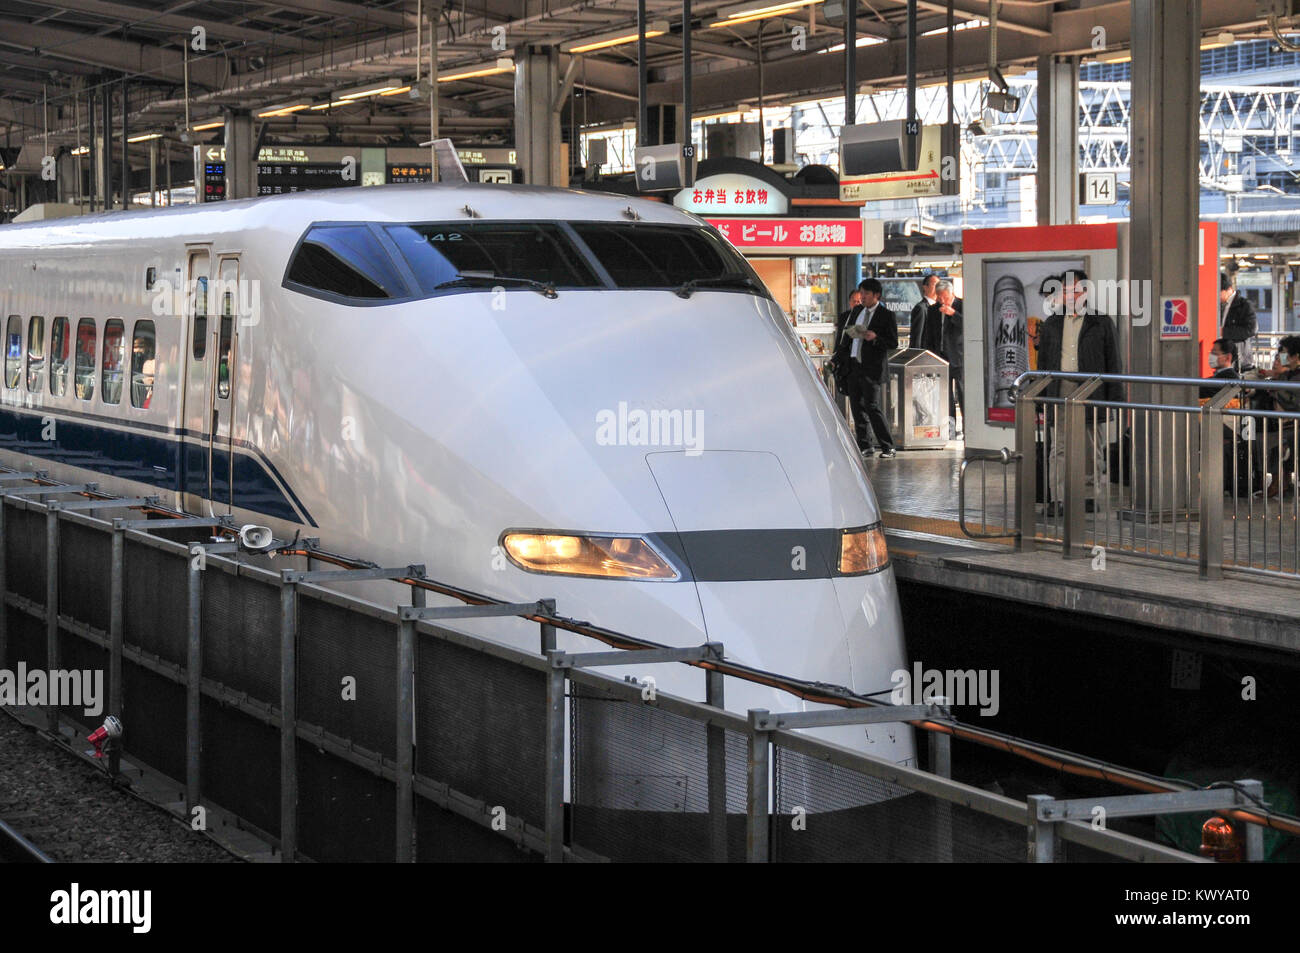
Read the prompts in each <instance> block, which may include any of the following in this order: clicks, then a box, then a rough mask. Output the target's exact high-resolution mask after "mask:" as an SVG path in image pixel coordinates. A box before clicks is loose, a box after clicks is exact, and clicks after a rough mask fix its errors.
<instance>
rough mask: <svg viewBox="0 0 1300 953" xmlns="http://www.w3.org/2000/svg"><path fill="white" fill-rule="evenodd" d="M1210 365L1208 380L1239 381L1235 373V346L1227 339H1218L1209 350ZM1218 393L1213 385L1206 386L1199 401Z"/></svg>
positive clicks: (1217, 389) (1239, 376)
mask: <svg viewBox="0 0 1300 953" xmlns="http://www.w3.org/2000/svg"><path fill="white" fill-rule="evenodd" d="M1208 361H1209V365H1210V378H1211V379H1213V380H1239V379H1240V378H1241V375H1240V374H1239V373H1237V345H1236V344H1235V343H1233V342H1232V341H1229V340H1228V339H1227V338H1219V339H1218V340H1217V341H1215V342H1214V345H1213V346H1212V347H1211V348H1210V356H1209V358H1208ZM1218 392H1219V388H1218V387H1217V386H1215V385H1213V384H1206V385H1205V386H1204V387H1202V388H1201V399H1202V400H1204V399H1205V398H1207V397H1213V396H1214V395H1215V394H1217V393H1218Z"/></svg>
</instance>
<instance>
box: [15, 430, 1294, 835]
mask: <svg viewBox="0 0 1300 953" xmlns="http://www.w3.org/2000/svg"><path fill="white" fill-rule="evenodd" d="M997 456H998V458H999V459H1001V451H998V452H997ZM5 472H10V473H14V472H18V471H14V470H12V469H11V468H8V467H0V473H5ZM34 482H39V483H40V484H42V485H47V486H50V487H51V488H54V487H58V486H61V485H63V484H60V483H59V482H58V481H54V480H50V479H48V477H41V478H39V479H38V480H36V481H34ZM77 495H79V496H84V497H87V498H93V499H103V500H113V499H116V497H115V496H113V495H112V494H106V493H103V492H100V491H79V492H78V494H77ZM2 496H3V493H2V491H0V498H2ZM0 505H3V501H2V499H0ZM125 508H127V509H137V510H140V511H142V512H146V513H154V514H157V515H159V516H165V517H169V518H173V519H181V518H184V517H185V516H186V515H187V514H185V513H183V512H181V511H179V510H173V509H171V508H170V507H166V506H164V505H162V504H148V505H141V506H130V507H125ZM159 528H160V529H163V528H165V524H160V526H159ZM213 529H214V530H215V531H218V532H222V533H226V534H229V535H235V534H236V533H237V532H238V530H237V529H236V528H235V527H234V526H233V525H231V526H230V527H225V526H220V527H213ZM272 553H274V554H275V555H283V556H300V557H304V558H311V559H319V560H321V561H322V562H328V563H331V564H333V565H337V566H342V567H345V568H350V569H373V568H376V564H375V563H373V562H370V561H368V560H363V559H358V558H355V557H349V556H344V555H342V554H338V553H331V552H328V551H326V550H322V549H318V548H315V547H314V546H311V545H300V544H297V543H296V541H295V542H290V543H289V544H287V545H285V546H284V547H281V548H279V549H276V550H268V551H267V552H264V553H260V554H259V555H270V554H272ZM392 581H393V582H394V583H396V584H398V585H402V586H412V587H415V588H418V589H422V590H425V591H428V592H434V593H437V594H439V595H445V596H449V597H451V598H455V599H459V600H460V601H462V602H465V603H466V604H469V605H505V604H506V603H504V602H503V601H502V600H500V599H496V598H494V597H492V596H487V595H484V594H482V593H477V592H473V591H472V590H469V589H463V588H461V587H458V586H452V585H450V584H447V583H440V582H437V581H435V580H432V579H427V578H424V577H418V578H403V579H393V580H392ZM521 618H525V619H526V620H527V621H531V622H538V623H545V624H549V625H552V626H555V627H556V628H560V629H564V630H565V631H568V632H573V633H575V634H578V635H584V636H587V637H588V638H593V639H596V640H597V641H600V642H604V643H605V644H606V645H609V646H611V647H613V648H621V649H627V650H632V651H637V650H654V649H660V650H662V649H670V648H672V646H667V645H663V644H660V643H658V642H653V641H651V640H649V639H644V638H640V637H638V636H631V635H627V634H625V633H621V632H616V631H614V630H612V629H605V628H602V627H600V626H594V625H592V624H590V623H589V622H586V621H582V620H577V619H572V618H569V617H566V616H561V615H558V614H557V615H530V616H521ZM682 664H685V665H691V666H694V667H696V668H700V669H704V670H706V671H713V672H718V673H720V674H722V675H729V676H731V677H733V678H739V679H742V680H744V681H748V682H752V683H754V684H759V685H765V686H767V687H769V688H776V689H778V690H780V691H783V692H787V693H788V694H790V695H793V696H795V697H796V698H800V699H803V700H804V701H810V702H813V703H816V704H824V705H836V706H840V707H843V708H868V707H891V706H890V703H889V702H886V701H881V700H879V699H877V698H874V697H872V695H870V694H858V693H856V692H852V691H850V690H849V689H847V688H844V687H843V686H840V685H832V684H829V683H826V682H813V681H807V680H804V679H798V678H793V677H790V676H785V675H779V674H776V673H774V672H768V671H766V670H764V669H759V668H754V667H752V666H748V665H744V664H741V663H738V662H733V661H726V660H721V661H720V660H716V659H712V660H706V659H698V660H696V659H691V660H683V662H682ZM889 691H892V689H884V690H882V691H880V692H876V693H874V694H877V695H879V694H885V693H887V692H889ZM906 723H907V724H909V725H911V726H912V727H914V728H917V729H919V730H922V731H927V732H933V733H939V734H946V735H950V736H951V737H953V738H960V739H962V740H963V741H969V742H972V743H974V744H979V745H982V746H984V747H987V748H991V749H993V750H997V751H1003V752H1005V753H1008V754H1013V755H1016V756H1017V757H1020V758H1024V759H1026V760H1029V761H1033V762H1035V763H1037V764H1041V765H1045V766H1047V767H1051V768H1053V769H1054V770H1057V771H1061V772H1063V773H1067V774H1073V775H1076V776H1080V777H1091V778H1095V779H1098V780H1103V781H1107V782H1111V783H1115V784H1120V785H1123V786H1125V787H1128V788H1131V789H1134V790H1139V791H1147V792H1177V791H1192V790H1198V788H1197V786H1196V785H1194V784H1191V783H1190V782H1185V781H1176V780H1171V779H1168V778H1163V777H1159V776H1156V775H1151V774H1147V773H1146V772H1142V771H1137V770H1135V769H1131V768H1122V767H1116V766H1113V765H1110V764H1107V763H1106V762H1104V761H1100V760H1097V759H1094V758H1088V757H1086V756H1083V755H1079V754H1075V753H1073V752H1067V751H1063V750H1061V749H1057V748H1053V747H1051V746H1050V745H1044V744H1039V743H1037V742H1032V741H1026V740H1024V739H1021V738H1016V737H1014V736H1012V735H1007V734H1004V733H1002V732H999V731H993V730H991V729H986V728H975V727H973V726H969V725H963V724H962V723H960V722H959V721H957V720H956V719H953V720H952V721H931V720H918V721H907V722H906ZM1228 814H1229V816H1232V817H1235V818H1237V819H1240V820H1244V821H1247V822H1250V823H1254V824H1259V825H1262V826H1264V827H1266V828H1269V829H1271V830H1277V831H1282V832H1284V833H1288V834H1291V835H1293V836H1300V817H1295V816H1291V815H1286V814H1281V813H1277V812H1272V811H1268V810H1266V809H1265V810H1255V809H1250V808H1239V809H1237V810H1236V811H1230V812H1228Z"/></svg>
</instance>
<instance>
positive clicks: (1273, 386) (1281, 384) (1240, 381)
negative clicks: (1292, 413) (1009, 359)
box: [1011, 371, 1300, 396]
mask: <svg viewBox="0 0 1300 953" xmlns="http://www.w3.org/2000/svg"><path fill="white" fill-rule="evenodd" d="M1041 378H1047V379H1048V380H1058V381H1101V382H1102V383H1118V384H1168V385H1170V386H1186V387H1205V386H1214V385H1219V386H1228V385H1233V384H1235V385H1237V386H1238V387H1246V388H1249V389H1251V390H1282V391H1287V390H1293V391H1300V383H1292V382H1290V381H1270V380H1255V379H1253V378H1245V377H1229V378H1222V377H1221V378H1213V377H1154V376H1152V375H1150V374H1087V373H1083V372H1080V371H1025V373H1023V374H1021V375H1020V376H1019V377H1017V378H1016V382H1015V383H1014V384H1012V385H1011V387H1012V394H1013V396H1014V394H1015V393H1016V392H1018V391H1019V390H1020V388H1021V387H1022V386H1023V384H1024V383H1025V382H1026V381H1030V380H1035V379H1041Z"/></svg>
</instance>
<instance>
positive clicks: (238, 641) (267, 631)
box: [202, 567, 280, 702]
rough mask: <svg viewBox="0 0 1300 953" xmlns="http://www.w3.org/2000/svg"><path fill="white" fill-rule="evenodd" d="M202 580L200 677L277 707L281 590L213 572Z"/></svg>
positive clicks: (208, 570)
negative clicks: (201, 665)
mask: <svg viewBox="0 0 1300 953" xmlns="http://www.w3.org/2000/svg"><path fill="white" fill-rule="evenodd" d="M202 576H203V616H202V643H203V677H204V678H211V679H215V680H216V681H219V682H221V683H222V684H223V685H228V686H230V687H231V688H234V689H236V690H237V691H241V692H247V693H248V694H249V695H251V696H252V697H253V698H256V699H259V700H261V701H264V702H277V701H279V698H280V590H279V588H278V587H276V586H268V585H267V584H266V583H263V582H260V581H258V580H255V579H248V578H244V577H240V576H235V575H232V574H231V573H227V572H223V571H222V570H220V569H216V568H213V567H209V568H208V569H207V570H205V571H204V572H203V573H202Z"/></svg>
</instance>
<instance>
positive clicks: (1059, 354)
mask: <svg viewBox="0 0 1300 953" xmlns="http://www.w3.org/2000/svg"><path fill="white" fill-rule="evenodd" d="M1090 284H1091V283H1090V282H1089V281H1088V275H1087V274H1086V273H1085V272H1084V271H1082V270H1081V269H1072V270H1070V271H1067V272H1065V274H1063V275H1061V313H1060V314H1053V315H1052V316H1051V317H1049V318H1047V320H1046V321H1044V322H1043V326H1042V328H1041V330H1040V331H1039V339H1038V340H1039V344H1038V369H1039V370H1040V371H1068V372H1074V373H1080V374H1119V373H1122V369H1121V368H1120V363H1119V345H1118V343H1117V340H1118V335H1117V334H1116V331H1115V322H1114V320H1113V319H1112V318H1111V317H1110V315H1107V314H1099V313H1098V312H1097V311H1096V310H1095V309H1094V308H1093V307H1092V304H1091V302H1090V301H1089V300H1088V290H1089V288H1090ZM1077 386H1078V384H1077V383H1075V382H1074V381H1053V382H1052V384H1051V385H1049V386H1048V388H1047V391H1046V394H1045V396H1048V397H1069V396H1070V395H1071V394H1072V393H1074V391H1075V389H1076V388H1077ZM1091 399H1092V400H1111V401H1121V400H1123V399H1124V388H1123V386H1122V385H1120V384H1119V383H1118V382H1116V381H1107V382H1105V383H1103V384H1102V385H1101V386H1100V387H1098V388H1097V389H1096V390H1094V391H1093V392H1092V397H1091ZM1053 410H1055V411H1056V412H1055V413H1053ZM1063 410H1064V408H1063V407H1062V406H1061V405H1060V404H1049V405H1048V406H1047V421H1048V434H1047V437H1048V443H1049V445H1050V446H1049V450H1048V462H1047V470H1048V489H1049V491H1050V496H1049V501H1050V502H1049V503H1048V506H1047V513H1048V515H1049V516H1052V515H1056V514H1059V513H1060V512H1061V508H1062V505H1063V503H1062V501H1063V500H1064V499H1065V442H1064V441H1063V440H1061V439H1059V436H1060V435H1058V433H1057V428H1056V426H1055V421H1054V418H1056V419H1059V415H1060V414H1061V413H1062V412H1063ZM1106 419H1107V413H1106V411H1104V410H1100V409H1099V410H1098V411H1097V412H1096V416H1095V417H1094V414H1093V412H1091V411H1090V412H1088V413H1087V416H1086V420H1087V426H1088V430H1087V435H1086V436H1085V438H1084V439H1085V440H1086V441H1087V442H1088V443H1089V444H1090V445H1091V447H1092V452H1091V453H1090V454H1088V455H1087V457H1086V459H1087V461H1088V462H1087V464H1086V466H1087V468H1088V470H1089V472H1090V473H1091V474H1092V476H1093V479H1094V480H1101V479H1103V475H1104V474H1105V472H1106V456H1107V447H1108V443H1107V428H1106ZM1094 423H1096V426H1095V427H1094ZM1090 482H1091V481H1090ZM1094 506H1095V504H1094V503H1093V501H1092V500H1091V499H1089V500H1088V502H1087V510H1088V512H1092V511H1093V509H1094Z"/></svg>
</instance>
